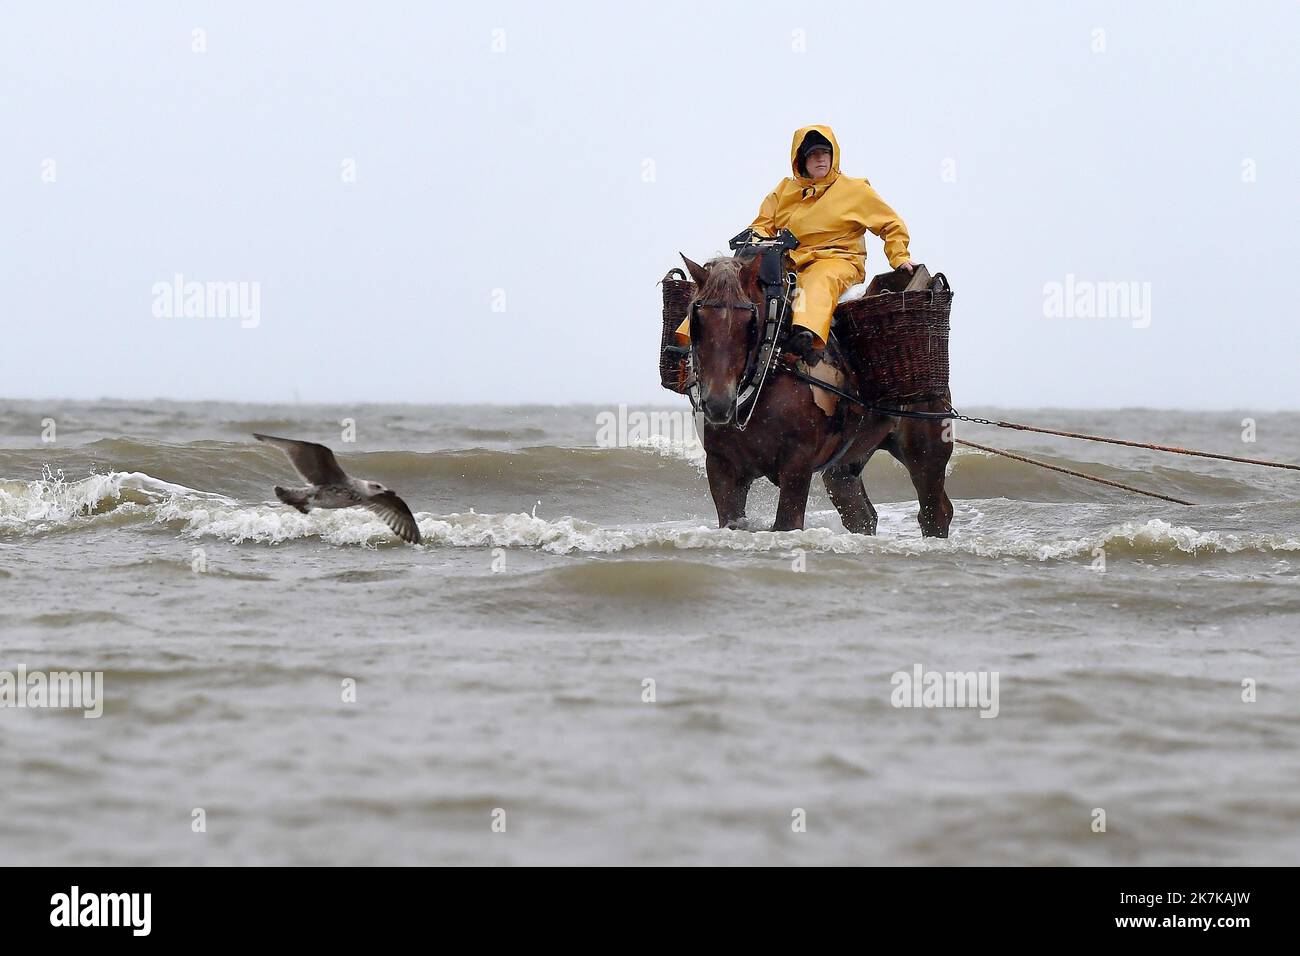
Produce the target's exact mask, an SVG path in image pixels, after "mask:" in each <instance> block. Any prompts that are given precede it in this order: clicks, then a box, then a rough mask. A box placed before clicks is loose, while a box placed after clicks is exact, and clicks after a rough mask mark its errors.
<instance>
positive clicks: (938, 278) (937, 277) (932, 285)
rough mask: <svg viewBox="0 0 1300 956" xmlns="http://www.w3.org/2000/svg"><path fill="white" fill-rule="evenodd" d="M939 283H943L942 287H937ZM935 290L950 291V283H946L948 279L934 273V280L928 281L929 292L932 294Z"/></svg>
mask: <svg viewBox="0 0 1300 956" xmlns="http://www.w3.org/2000/svg"><path fill="white" fill-rule="evenodd" d="M940 282H942V283H943V285H942V286H940V285H939V283H940ZM936 290H937V291H939V292H951V291H952V283H950V282H949V281H948V277H947V276H946V275H944V274H943V273H942V272H936V273H935V274H934V278H933V279H931V280H930V291H931V292H934V291H936Z"/></svg>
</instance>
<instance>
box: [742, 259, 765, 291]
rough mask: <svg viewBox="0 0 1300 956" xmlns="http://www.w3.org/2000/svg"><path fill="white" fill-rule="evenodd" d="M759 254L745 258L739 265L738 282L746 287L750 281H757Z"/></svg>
mask: <svg viewBox="0 0 1300 956" xmlns="http://www.w3.org/2000/svg"><path fill="white" fill-rule="evenodd" d="M761 258H762V257H761V256H754V257H753V258H752V259H746V260H745V261H744V263H743V264H741V267H740V284H741V285H743V286H746V287H748V286H749V285H750V283H753V282H757V281H758V269H759V265H760V260H761Z"/></svg>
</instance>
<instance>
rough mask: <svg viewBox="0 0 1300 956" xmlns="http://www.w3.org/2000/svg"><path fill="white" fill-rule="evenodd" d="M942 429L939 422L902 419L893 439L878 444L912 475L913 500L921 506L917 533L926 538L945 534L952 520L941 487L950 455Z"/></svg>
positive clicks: (948, 502) (949, 446) (949, 447)
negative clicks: (914, 492)
mask: <svg viewBox="0 0 1300 956" xmlns="http://www.w3.org/2000/svg"><path fill="white" fill-rule="evenodd" d="M934 410H935V411H939V410H940V409H937V408H936V409H934ZM943 432H944V424H943V422H942V421H921V420H917V419H904V420H903V422H902V424H900V425H899V427H898V430H897V431H895V432H894V434H893V435H892V436H891V438H892V439H893V440H892V441H890V442H888V443H886V444H885V445H884V446H882V447H884V448H886V449H887V450H888V451H889V453H890V454H891V455H893V456H894V457H895V458H897V459H898V460H899V461H900V462H901V463H902V464H903V467H904V468H906V469H907V473H908V474H909V475H910V476H911V478H912V487H914V488H915V489H916V500H917V502H918V503H919V504H920V506H921V508H920V510H919V511H918V512H917V514H916V520H917V521H918V522H919V523H920V525H921V534H922V535H924V536H925V537H927V538H946V537H948V526H949V525H950V524H951V523H952V502H951V501H949V500H948V493H947V492H946V491H945V490H944V487H943V482H944V473H945V471H946V470H947V467H948V459H949V458H951V457H952V442H949V441H944V438H943Z"/></svg>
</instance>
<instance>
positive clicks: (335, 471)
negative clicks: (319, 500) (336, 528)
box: [253, 432, 348, 485]
mask: <svg viewBox="0 0 1300 956" xmlns="http://www.w3.org/2000/svg"><path fill="white" fill-rule="evenodd" d="M253 437H254V438H256V439H257V440H258V441H261V442H266V443H267V444H268V445H274V446H275V447H276V448H278V449H280V450H281V451H282V452H284V453H285V454H286V455H288V456H289V461H290V463H291V464H292V465H293V468H294V471H296V472H298V474H300V475H302V477H303V478H304V479H305V480H307V481H310V482H311V483H312V484H313V485H345V484H347V481H348V476H347V474H346V473H344V471H343V469H342V468H340V467H339V463H338V461H337V460H335V458H334V452H332V451H330V450H329V449H328V448H326V447H325V446H324V445H318V444H316V443H315V442H311V441H295V440H294V439H292V438H276V437H275V436H274V435H259V434H258V433H257V432H253Z"/></svg>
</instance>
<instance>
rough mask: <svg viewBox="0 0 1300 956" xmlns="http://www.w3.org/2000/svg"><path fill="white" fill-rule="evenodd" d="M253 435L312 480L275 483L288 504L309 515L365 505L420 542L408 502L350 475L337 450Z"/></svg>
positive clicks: (401, 534)
mask: <svg viewBox="0 0 1300 956" xmlns="http://www.w3.org/2000/svg"><path fill="white" fill-rule="evenodd" d="M253 437H254V438H256V439H257V440H258V441H260V442H265V443H266V444H268V445H273V446H275V447H276V448H278V449H280V450H281V451H282V452H284V453H285V454H286V455H288V456H289V461H290V463H291V464H292V465H293V468H294V471H296V472H298V474H299V475H301V476H302V478H303V480H304V481H308V482H310V484H309V485H308V486H307V487H306V488H281V487H280V486H279V485H276V486H275V496H276V497H277V498H279V499H280V500H281V501H283V502H284V503H285V504H286V505H290V506H291V507H294V508H297V509H298V510H299V511H301V512H302V513H303V514H307V513H308V512H309V511H311V510H312V509H313V508H354V507H356V508H365V509H366V510H367V511H373V512H374V513H375V514H377V515H379V517H380V518H382V519H383V521H384V524H386V525H388V527H390V528H392V529H393V533H394V534H395V535H397V536H398V537H399V538H401V539H402V540H403V541H406V542H408V543H409V544H419V543H420V540H421V539H420V528H419V526H418V525H417V524H416V523H415V516H414V515H413V514H411V509H410V508H408V507H407V506H406V502H405V501H403V500H402V499H401V498H399V497H397V495H396V494H394V493H393V492H392V491H390V490H389V489H387V488H385V487H384V486H383V485H381V484H380V483H379V482H377V481H367V480H365V479H363V478H349V477H348V476H347V474H346V473H345V472H344V471H343V469H342V468H340V467H339V463H338V461H337V460H336V459H335V458H334V452H332V451H330V450H329V449H328V448H326V447H325V446H324V445H318V444H316V443H315V442H310V441H295V440H294V439H292V438H276V437H275V436H274V435H259V434H257V433H256V432H254V433H253Z"/></svg>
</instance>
